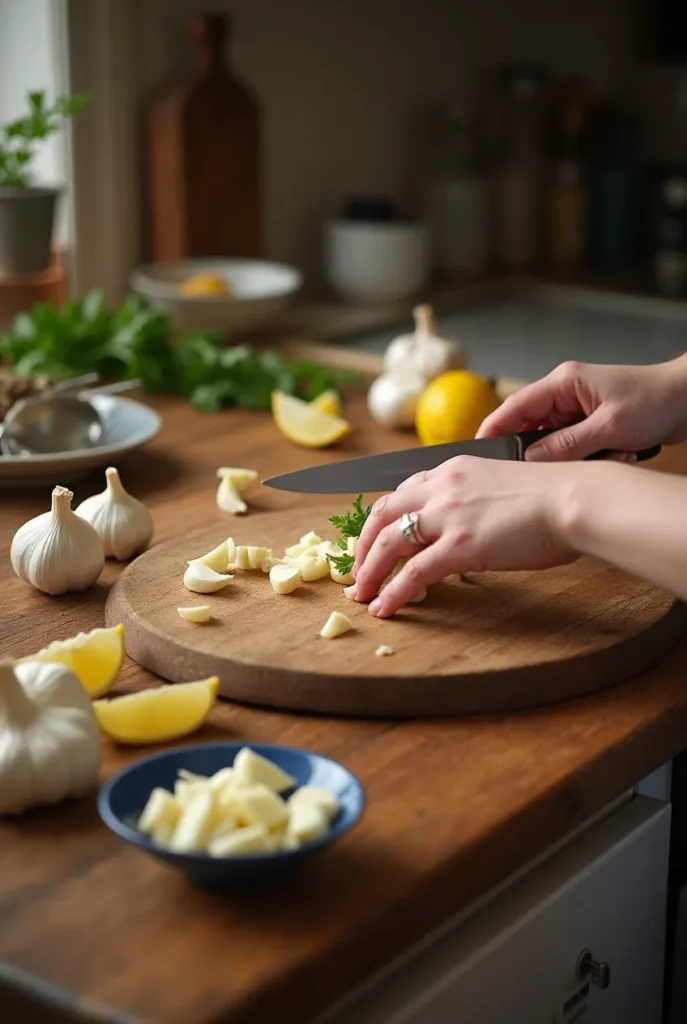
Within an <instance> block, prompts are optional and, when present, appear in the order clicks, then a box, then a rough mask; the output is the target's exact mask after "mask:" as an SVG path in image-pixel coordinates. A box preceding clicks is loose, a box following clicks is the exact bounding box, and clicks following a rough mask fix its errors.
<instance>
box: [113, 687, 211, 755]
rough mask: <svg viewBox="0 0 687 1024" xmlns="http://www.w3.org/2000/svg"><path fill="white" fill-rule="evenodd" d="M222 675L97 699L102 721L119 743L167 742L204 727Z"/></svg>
mask: <svg viewBox="0 0 687 1024" xmlns="http://www.w3.org/2000/svg"><path fill="white" fill-rule="evenodd" d="M218 689H219V679H218V678H217V676H211V677H210V678H209V679H200V680H198V682H195V683H174V684H173V685H171V686H158V687H156V688H155V689H154V690H140V691H139V692H138V693H130V694H127V695H126V696H125V697H113V698H112V699H111V700H95V701H93V711H94V712H95V717H96V720H97V722H98V725H99V726H100V728H101V729H102V731H103V732H104V733H105V735H106V736H108V737H109V738H110V739H111V740H115V742H116V743H128V744H143V743H164V742H165V741H166V740H176V739H180V738H181V737H182V736H188V735H190V733H192V732H195V731H196V729H200V727H201V725H203V723H204V722H205V720H206V719H207V717H208V715H209V714H210V711H211V709H212V707H213V705H214V703H215V701H216V700H217V691H218Z"/></svg>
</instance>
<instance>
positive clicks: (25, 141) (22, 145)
mask: <svg viewBox="0 0 687 1024" xmlns="http://www.w3.org/2000/svg"><path fill="white" fill-rule="evenodd" d="M27 100H28V113H27V114H26V116H25V117H20V118H18V119H17V120H16V121H10V123H9V124H6V125H3V126H2V127H1V128H0V185H9V186H13V187H15V188H27V187H28V185H29V184H30V182H31V171H30V165H31V161H32V160H33V158H34V156H35V151H36V146H37V145H38V143H39V142H43V141H44V140H45V139H47V138H49V137H50V136H51V135H55V134H56V133H57V132H59V131H61V130H62V128H63V127H64V122H65V121H66V119H67V118H68V117H74V115H75V114H78V113H79V111H80V110H83V108H84V107H85V106H87V105H88V104H89V103H90V101H91V96H90V93H81V94H80V95H77V96H59V97H58V98H57V99H56V100H55V102H54V103H53V104H52V106H50V105H48V104H47V103H46V99H45V92H43V91H42V90H41V91H39V92H30V93H28V96H27Z"/></svg>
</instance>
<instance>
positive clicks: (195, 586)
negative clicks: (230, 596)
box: [184, 561, 233, 594]
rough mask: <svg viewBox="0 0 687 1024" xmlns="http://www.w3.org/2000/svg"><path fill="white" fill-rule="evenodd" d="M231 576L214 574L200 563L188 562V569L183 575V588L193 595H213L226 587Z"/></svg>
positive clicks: (213, 571)
mask: <svg viewBox="0 0 687 1024" xmlns="http://www.w3.org/2000/svg"><path fill="white" fill-rule="evenodd" d="M231 579H233V576H228V575H224V574H223V573H219V572H215V570H214V569H211V568H210V567H209V566H207V565H203V563H202V562H197V561H193V562H189V563H188V569H187V570H186V572H185V573H184V586H185V587H186V589H187V590H192V591H193V593H194V594H214V593H216V592H217V591H218V590H222V588H223V587H226V585H227V583H228V582H229V580H231Z"/></svg>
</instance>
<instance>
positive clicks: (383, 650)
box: [375, 644, 395, 658]
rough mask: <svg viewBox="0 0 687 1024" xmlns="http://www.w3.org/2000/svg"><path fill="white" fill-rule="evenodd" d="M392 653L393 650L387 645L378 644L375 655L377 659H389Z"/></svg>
mask: <svg viewBox="0 0 687 1024" xmlns="http://www.w3.org/2000/svg"><path fill="white" fill-rule="evenodd" d="M394 653H395V651H394V648H393V647H390V646H389V644H380V645H379V647H378V648H377V650H376V651H375V655H376V656H377V657H378V658H389V657H390V656H391V655H392V654H394Z"/></svg>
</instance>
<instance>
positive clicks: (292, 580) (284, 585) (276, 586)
mask: <svg viewBox="0 0 687 1024" xmlns="http://www.w3.org/2000/svg"><path fill="white" fill-rule="evenodd" d="M301 582H302V580H301V574H300V571H299V570H298V569H296V568H295V566H291V565H273V566H272V568H271V569H270V583H271V584H272V590H273V591H274V592H275V594H292V593H293V592H294V590H296V589H297V587H300V585H301Z"/></svg>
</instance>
